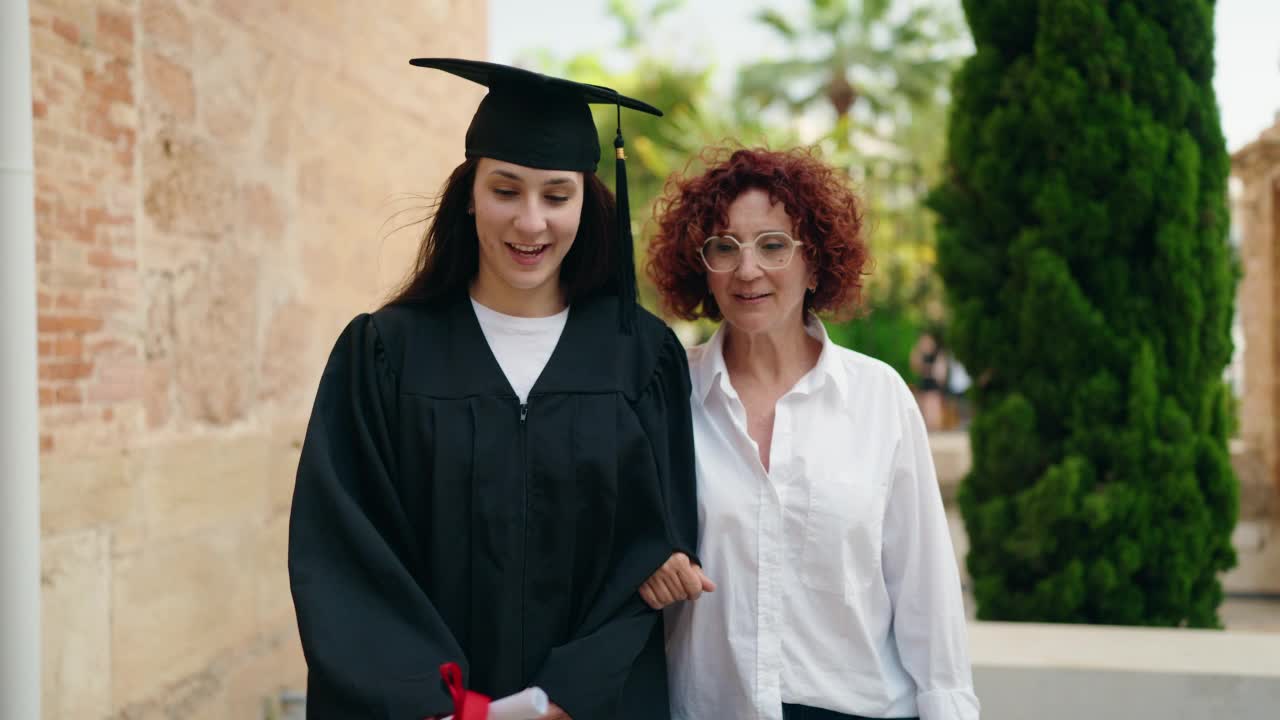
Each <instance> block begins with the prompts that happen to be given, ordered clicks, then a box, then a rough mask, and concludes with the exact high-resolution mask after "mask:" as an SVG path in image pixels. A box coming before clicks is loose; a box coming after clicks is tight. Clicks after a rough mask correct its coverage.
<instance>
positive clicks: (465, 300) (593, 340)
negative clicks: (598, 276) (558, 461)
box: [406, 293, 622, 399]
mask: <svg viewBox="0 0 1280 720" xmlns="http://www.w3.org/2000/svg"><path fill="white" fill-rule="evenodd" d="M446 318H447V323H446V325H447V328H448V330H447V337H441V338H422V341H423V342H421V343H416V344H417V345H418V346H419V347H421V348H423V350H424V351H425V352H426V354H427V355H428V356H429V357H428V358H424V360H426V362H424V363H423V368H424V369H426V370H428V372H430V373H431V375H432V376H431V377H429V378H427V379H426V382H425V383H423V385H422V386H420V387H419V388H418V390H419V391H420V392H424V393H425V394H429V395H432V396H435V397H449V398H461V397H469V396H474V395H489V396H506V397H510V398H512V399H514V398H515V392H514V391H513V390H512V389H511V383H509V382H508V381H507V377H506V375H505V374H504V373H503V372H502V368H501V367H500V366H499V365H498V360H497V358H495V357H494V355H493V351H492V349H490V347H489V343H488V342H487V341H486V340H485V338H484V331H483V330H481V329H480V321H479V320H477V319H476V313H475V308H473V307H472V306H471V298H470V297H469V296H468V295H467V294H466V293H462V294H460V296H459V297H456V298H453V299H451V300H450V301H449V306H448V308H447V310H446ZM618 332H619V331H618V322H617V299H616V298H614V297H612V296H603V297H597V298H589V299H585V300H580V301H578V302H575V303H573V305H571V306H570V307H569V319H568V320H567V321H566V322H565V328H564V332H563V333H561V335H560V340H559V342H557V343H556V347H555V350H553V351H552V353H551V357H550V358H549V359H548V360H547V366H546V367H545V368H543V370H542V374H541V375H540V376H539V377H538V380H537V382H535V383H534V385H533V389H532V390H531V391H530V393H529V396H530V398H531V399H534V398H536V397H537V396H538V395H540V394H547V393H610V392H617V391H619V390H621V389H622V388H621V387H620V386H619V373H618V367H617V363H618V352H617V350H618ZM406 372H409V373H412V372H413V371H412V370H411V369H408V368H406ZM415 384H416V383H415Z"/></svg>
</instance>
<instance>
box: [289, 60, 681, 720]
mask: <svg viewBox="0 0 1280 720" xmlns="http://www.w3.org/2000/svg"><path fill="white" fill-rule="evenodd" d="M412 62H413V63H414V64H415V65H419V66H423V67H429V68H435V69H440V70H444V71H446V72H450V73H452V74H454V75H457V76H460V77H463V78H466V79H468V80H472V81H474V82H478V83H482V84H484V85H487V86H488V87H489V94H488V95H487V96H486V97H485V98H484V101H483V102H482V103H481V104H480V107H479V109H478V110H477V112H476V114H475V117H474V119H473V120H472V123H471V127H470V129H469V130H468V132H467V140H466V157H467V159H466V161H465V162H464V163H462V164H461V165H460V166H459V167H458V168H457V169H456V170H454V172H453V174H452V176H451V177H450V178H449V180H448V181H447V182H446V183H445V186H444V189H443V191H442V194H441V196H440V199H439V205H438V208H437V211H436V213H435V215H434V218H433V219H432V221H431V224H430V227H429V228H428V230H427V232H426V235H425V237H424V238H423V242H422V247H421V251H420V254H419V258H418V263H417V265H416V267H415V268H414V269H413V271H412V274H411V276H410V277H409V279H408V281H407V282H406V284H405V286H404V287H403V289H402V291H401V292H399V293H398V294H397V295H396V296H395V298H394V299H393V300H391V301H390V302H388V303H387V304H386V305H385V306H384V307H382V308H381V309H379V310H378V311H376V312H374V313H372V314H364V315H360V316H359V317H357V318H355V319H354V320H353V321H352V322H351V324H350V325H349V326H348V327H347V328H346V330H345V331H344V332H343V333H342V336H341V337H340V338H339V339H338V342H337V345H336V346H335V347H334V349H333V353H332V355H331V356H330V358H329V362H328V366H327V367H326V369H325V371H324V375H323V377H322V378H321V381H320V388H319V391H318V394H317V397H316V403H315V408H314V410H313V412H312V417H311V422H310V425H309V427H308V430H307V437H306V442H305V444H304V446H303V450H302V459H301V463H300V465H299V468H298V477H297V487H296V490H295V494H294V501H293V508H292V517H291V526H290V545H289V570H290V579H291V584H292V589H293V596H294V603H295V607H296V610H297V616H298V626H299V630H300V632H301V637H302V644H303V650H304V651H305V654H306V659H307V663H308V668H309V676H308V698H307V706H308V717H310V718H356V717H359V718H365V717H369V718H386V719H387V720H420V719H421V718H423V717H431V716H440V715H445V714H448V713H451V712H454V710H455V709H456V708H455V706H454V701H453V699H452V698H451V697H450V694H449V692H448V691H447V689H446V687H445V686H444V684H443V683H442V682H441V670H440V668H441V666H442V665H443V664H446V663H457V664H458V665H460V666H461V668H462V671H463V675H464V678H465V680H464V682H465V685H466V686H467V687H469V688H471V689H472V690H475V691H478V692H481V693H484V694H486V695H489V696H491V697H498V696H505V695H509V694H512V693H515V692H518V691H520V690H522V689H524V688H527V687H530V686H538V687H541V688H542V689H543V690H545V691H546V693H547V694H548V695H549V697H550V700H551V702H552V703H553V708H552V714H551V715H549V716H548V717H556V718H568V717H572V718H573V719H574V720H608V719H612V718H665V717H667V716H668V698H667V686H666V668H665V659H664V655H663V634H662V629H661V627H660V622H659V616H658V614H657V613H656V612H655V611H653V610H652V609H650V608H649V607H648V606H647V605H646V604H645V603H644V602H643V600H642V599H641V598H640V596H639V594H638V593H637V589H638V588H639V586H640V585H641V584H642V583H643V582H644V581H645V580H646V578H648V577H649V576H650V575H651V574H653V573H654V571H655V570H656V569H657V568H659V567H660V566H662V565H663V564H664V561H667V560H668V559H669V558H670V556H671V555H672V554H673V553H680V554H681V555H682V556H691V555H692V552H693V542H694V538H695V536H696V515H695V498H694V487H695V486H694V473H693V456H692V445H691V427H690V418H689V380H688V369H687V365H686V358H685V353H684V350H683V349H682V348H681V346H680V344H679V342H678V341H677V340H676V338H675V336H674V335H673V334H672V333H671V331H670V330H669V329H667V327H666V326H665V325H663V324H662V323H661V322H660V321H658V320H657V319H655V318H654V317H653V316H651V315H650V314H648V313H647V312H645V311H643V310H642V309H639V308H637V307H636V306H635V301H634V297H635V286H634V270H633V268H632V264H631V254H630V253H631V249H630V231H629V229H628V226H629V219H628V218H627V215H626V212H625V210H626V208H625V204H621V205H620V206H619V207H618V208H616V211H615V206H614V200H613V197H612V196H611V194H610V193H609V190H608V189H607V188H606V187H604V185H603V184H602V183H601V182H600V180H599V179H598V178H597V177H596V175H595V174H594V170H595V168H596V163H597V161H598V159H599V154H600V151H599V140H598V138H597V135H596V130H595V126H594V124H593V122H592V118H591V114H590V111H589V109H588V103H589V102H607V103H611V104H617V105H618V106H619V113H620V112H621V110H620V108H621V107H629V108H634V109H639V110H643V111H646V112H651V113H654V114H661V113H659V112H658V111H657V110H655V109H653V108H651V107H649V106H647V105H645V104H643V103H641V102H639V101H636V100H632V99H630V98H625V97H622V96H619V95H618V94H617V93H615V92H613V91H612V90H608V89H605V88H599V87H595V86H586V85H579V84H577V83H573V82H570V81H567V80H561V79H557V78H550V77H546V76H543V75H539V74H536V73H531V72H526V71H522V70H518V69H515V68H509V67H505V66H500V65H492V64H488V63H480V62H471V61H463V60H450V59H418V60H414V61H412ZM620 141H621V132H619V135H618V144H619V145H620ZM619 154H621V153H619ZM619 165H620V170H621V169H622V168H621V161H619ZM623 177H625V176H623ZM615 212H616V213H617V215H618V217H615ZM619 230H621V232H619Z"/></svg>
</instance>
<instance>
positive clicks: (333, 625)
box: [289, 315, 466, 720]
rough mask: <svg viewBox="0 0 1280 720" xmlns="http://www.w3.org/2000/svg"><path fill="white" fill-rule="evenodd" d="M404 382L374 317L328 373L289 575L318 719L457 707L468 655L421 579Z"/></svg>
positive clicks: (293, 529) (308, 443)
mask: <svg viewBox="0 0 1280 720" xmlns="http://www.w3.org/2000/svg"><path fill="white" fill-rule="evenodd" d="M395 413H396V378H395V377H394V374H393V373H392V371H391V368H390V367H389V366H388V362H387V357H386V350H385V347H384V346H383V343H382V341H381V339H380V338H379V336H378V332H377V328H376V326H375V324H374V319H373V317H372V316H369V315H361V316H359V317H357V318H356V319H355V320H353V321H352V322H351V323H350V324H349V325H348V326H347V328H346V330H344V331H343V333H342V335H341V337H339V338H338V341H337V344H336V345H335V346H334V348H333V352H332V354H331V355H330V357H329V362H328V365H327V366H326V367H325V370H324V374H323V375H322V377H321V379H320V388H319V391H318V393H317V396H316V401H315V407H314V408H313V410H312V414H311V420H310V423H309V424H308V426H307V434H306V440H305V442H304V443H303V447H302V456H301V460H300V461H299V465H298V476H297V483H296V485H295V488H294V495H293V505H292V510H291V514H290V521H289V582H290V587H291V589H292V592H293V601H294V608H295V611H296V612H297V617H298V631H299V634H300V635H301V639H302V649H303V654H304V655H305V657H306V660H307V667H308V676H307V695H308V697H307V706H308V707H307V717H308V718H310V719H311V720H324V719H326V718H348V717H361V718H385V719H386V720H401V719H403V720H410V719H412V720H419V719H420V718H422V717H424V716H432V715H436V714H443V713H447V712H450V711H451V709H452V702H451V700H450V698H449V696H448V695H447V694H446V691H445V689H444V687H443V685H442V683H441V681H440V676H439V667H440V665H441V663H444V662H447V661H454V662H458V663H459V664H460V665H462V666H463V668H464V670H465V668H466V661H465V658H464V657H463V653H462V651H461V649H460V647H459V645H458V643H457V641H456V640H455V639H454V637H453V636H452V634H451V633H450V631H449V630H448V628H447V627H446V625H445V624H444V622H443V620H442V619H441V618H440V615H439V614H438V613H437V612H436V609H435V608H434V607H433V606H432V603H431V601H430V599H429V598H428V597H427V595H426V593H425V592H424V591H423V589H422V585H421V584H420V582H419V580H418V578H420V577H422V575H421V573H422V571H423V564H422V559H421V557H420V556H419V555H420V554H419V553H418V552H417V551H416V550H415V546H414V543H413V541H412V539H411V538H412V533H411V530H410V525H409V522H408V518H407V515H406V512H405V508H404V507H403V506H402V505H401V502H400V496H399V492H398V490H397V486H396V482H397V476H396V475H397V474H396V453H395V450H394V441H393V437H394V428H395V425H396V414H395Z"/></svg>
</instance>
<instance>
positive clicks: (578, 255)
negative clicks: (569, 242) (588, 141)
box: [384, 158, 617, 307]
mask: <svg viewBox="0 0 1280 720" xmlns="http://www.w3.org/2000/svg"><path fill="white" fill-rule="evenodd" d="M478 164H479V159H478V158H470V159H468V160H466V161H464V162H463V163H462V164H461V165H459V166H458V167H456V168H454V170H453V172H452V173H451V174H450V175H449V179H448V180H446V181H445V182H444V187H443V188H442V189H441V191H440V195H439V198H438V199H437V202H436V208H435V212H434V213H433V214H432V217H431V220H430V222H429V224H428V225H427V230H426V232H425V233H423V236H422V243H421V244H420V245H419V247H418V259H417V261H416V262H415V263H414V265H413V268H412V269H411V270H410V271H409V273H408V275H407V276H406V277H405V280H404V282H403V283H402V284H401V285H400V287H399V289H397V290H396V292H395V294H394V295H393V296H392V297H391V299H390V300H388V301H387V302H386V305H399V304H405V303H429V302H432V301H435V300H439V299H441V298H448V297H455V296H457V295H458V294H459V293H462V292H465V291H466V288H467V286H468V285H469V284H470V283H471V279H472V278H474V277H475V276H476V273H477V272H479V271H480V238H479V236H477V235H476V222H475V218H473V217H471V215H470V214H468V213H467V208H468V207H470V205H471V192H472V186H473V185H474V183H475V177H476V166H477V165H478ZM582 192H583V198H582V220H581V221H580V222H579V224H578V234H577V236H575V238H574V240H573V247H571V248H570V249H569V253H568V254H567V255H565V258H564V262H562V263H561V265H560V287H561V289H562V290H564V294H565V299H566V301H568V302H570V303H572V302H574V301H575V300H579V299H581V298H584V297H587V296H589V295H593V294H595V293H597V292H600V291H602V290H608V289H612V288H611V285H612V281H613V277H614V263H615V262H617V258H616V257H615V255H616V252H615V250H614V245H615V244H616V243H615V241H614V237H613V235H614V228H613V225H614V223H613V222H612V220H613V213H614V207H615V202H614V199H613V193H611V192H609V188H608V187H606V186H605V184H604V183H603V182H601V181H600V178H598V177H596V174H595V173H590V172H588V173H583V187H582ZM384 307H385V306H384Z"/></svg>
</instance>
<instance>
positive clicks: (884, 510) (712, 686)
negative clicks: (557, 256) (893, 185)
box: [646, 150, 978, 720]
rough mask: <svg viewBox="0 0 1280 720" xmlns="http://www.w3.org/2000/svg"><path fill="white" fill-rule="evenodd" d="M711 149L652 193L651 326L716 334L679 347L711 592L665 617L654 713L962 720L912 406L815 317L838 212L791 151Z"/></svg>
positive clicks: (824, 291) (940, 520) (854, 213)
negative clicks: (657, 300) (656, 315)
mask: <svg viewBox="0 0 1280 720" xmlns="http://www.w3.org/2000/svg"><path fill="white" fill-rule="evenodd" d="M724 155H725V153H721V154H720V155H719V157H720V158H722V159H720V160H718V161H714V162H712V163H711V164H710V167H709V168H708V169H707V170H706V171H705V172H702V173H701V174H699V175H697V176H694V177H686V178H676V179H674V180H673V181H672V182H670V183H669V184H668V187H667V191H666V195H665V197H664V198H663V202H662V203H661V204H660V206H659V208H660V209H659V216H658V226H659V229H658V234H657V237H656V239H655V240H654V242H653V243H652V244H651V246H650V249H649V253H650V273H651V275H652V276H653V279H654V281H655V283H656V284H657V287H658V288H659V290H660V292H661V294H662V297H663V300H664V303H665V305H666V308H667V309H668V310H669V311H670V312H671V313H672V314H674V315H676V316H679V317H682V318H685V319H694V318H697V317H707V318H711V319H713V320H723V321H724V322H723V323H722V324H721V326H720V328H719V330H718V331H717V332H716V334H715V335H714V337H712V338H711V340H710V341H709V342H707V343H706V344H705V345H702V346H699V347H696V348H693V349H692V350H691V351H690V353H689V365H690V375H691V379H692V383H693V396H692V398H691V403H692V410H693V427H694V446H695V449H696V461H697V482H698V513H699V534H698V540H699V543H700V544H699V556H700V558H699V559H700V561H701V563H702V566H703V568H704V569H705V570H706V574H707V575H709V576H710V577H712V578H714V579H715V580H716V582H717V584H718V585H719V589H718V590H717V591H716V592H715V593H711V594H705V595H703V596H702V597H701V598H700V599H697V600H696V601H693V602H683V603H677V604H674V605H672V606H671V607H669V608H668V612H669V613H670V615H669V616H668V618H667V619H668V643H667V654H668V661H669V671H670V679H671V699H672V711H673V717H676V718H690V719H693V718H729V717H732V718H769V719H773V720H777V719H778V718H784V719H787V720H791V719H793V718H809V719H815V720H816V719H834V718H906V717H920V718H925V720H942V719H946V720H975V719H976V718H977V717H978V700H977V698H976V697H975V696H974V693H973V687H972V681H971V677H970V668H969V660H968V657H967V639H966V632H965V617H964V607H963V602H962V598H961V593H960V582H959V576H958V573H957V570H956V565H955V561H954V555H953V552H952V547H951V541H950V536H949V534H948V531H947V522H946V516H945V514H944V512H943V507H942V500H941V496H940V494H939V492H938V485H937V482H936V479H935V474H934V468H933V462H932V460H931V457H930V454H929V445H928V435H927V433H926V431H925V426H924V423H923V421H922V420H921V416H920V412H919V410H918V408H917V406H916V404H915V402H914V401H913V399H912V395H911V392H910V390H908V388H907V386H906V384H905V383H904V382H903V381H902V379H901V378H900V377H899V376H898V375H897V374H896V373H895V372H894V371H893V370H892V369H891V368H890V367H889V366H888V365H886V364H884V363H882V362H880V361H878V360H874V359H872V358H869V357H867V356H865V355H861V354H858V353H856V352H853V351H850V350H847V349H844V348H841V347H838V346H836V345H835V344H833V343H832V342H831V341H830V340H829V339H828V337H827V334H826V332H825V331H824V329H823V326H822V323H821V322H819V321H818V319H817V318H816V316H815V313H819V312H834V313H839V312H841V311H846V310H848V309H850V308H851V307H852V306H854V305H855V304H856V303H857V301H858V299H859V297H860V293H861V283H862V276H863V274H864V273H863V269H864V266H865V265H866V262H867V249H866V245H865V244H864V241H863V237H862V217H861V213H860V210H859V201H858V199H857V197H856V196H855V195H854V194H853V192H852V191H851V190H850V189H849V187H848V185H847V181H846V179H845V178H844V177H843V176H842V175H840V174H839V173H837V172H836V171H834V170H833V169H832V168H830V167H829V166H827V165H825V164H824V163H822V162H821V161H819V160H817V159H815V158H814V157H813V156H812V155H811V154H809V153H807V152H804V151H798V150H797V151H791V152H771V151H766V150H737V151H736V152H732V153H731V154H728V155H727V157H724ZM713 159H714V157H713ZM688 567H689V568H690V569H689V570H687V571H684V574H685V575H689V574H692V575H693V577H694V578H697V577H700V576H699V575H698V572H699V571H698V569H697V567H696V566H688ZM665 572H668V570H667V569H665V568H664V570H663V571H660V573H659V577H658V578H657V580H661V579H662V578H661V577H660V576H661V575H662V574H663V573H665ZM672 574H678V573H674V572H673V573H672ZM692 585H694V582H693V580H692V579H690V578H688V577H681V578H678V579H676V580H673V581H670V582H665V583H662V587H665V588H670V589H672V590H671V591H670V592H667V593H664V594H663V595H662V597H661V598H660V600H661V601H662V602H663V603H665V602H666V601H677V600H681V599H684V595H682V594H681V593H680V588H681V587H691V586H692ZM651 586H652V584H651ZM694 594H696V593H688V595H694ZM646 599H647V600H649V601H650V603H651V604H653V603H654V598H653V594H652V593H647V594H646Z"/></svg>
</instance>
